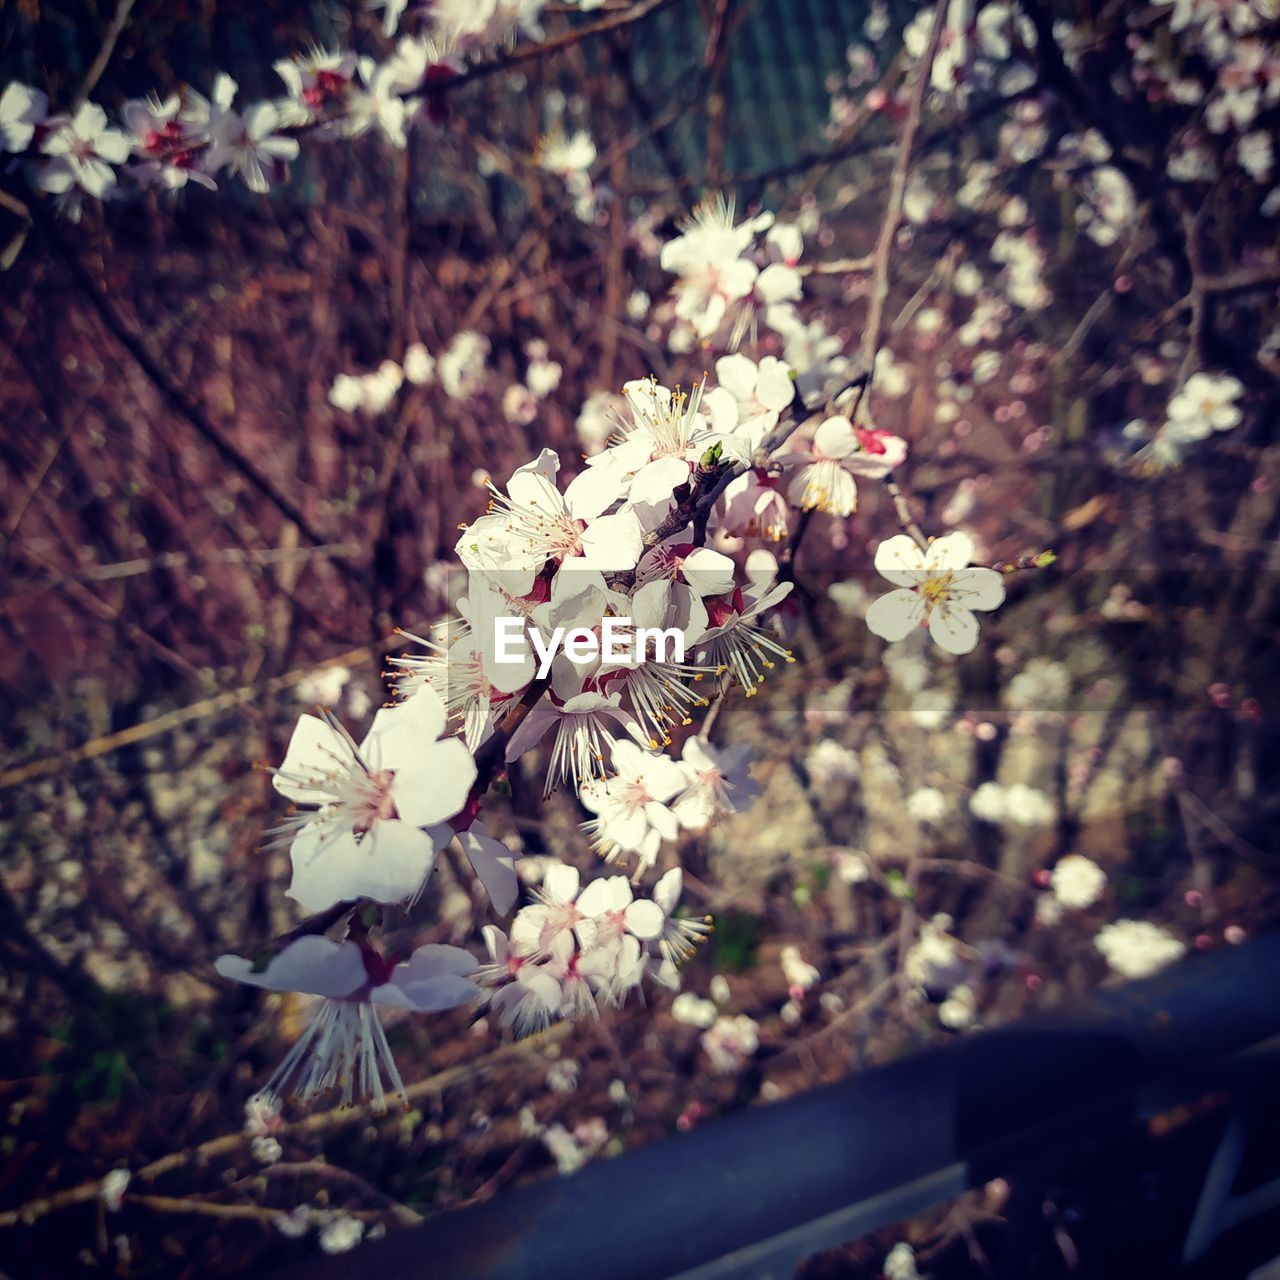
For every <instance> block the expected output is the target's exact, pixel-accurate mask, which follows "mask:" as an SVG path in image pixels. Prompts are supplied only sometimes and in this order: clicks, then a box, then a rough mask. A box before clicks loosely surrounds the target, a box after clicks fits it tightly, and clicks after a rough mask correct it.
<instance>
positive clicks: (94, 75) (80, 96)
mask: <svg viewBox="0 0 1280 1280" xmlns="http://www.w3.org/2000/svg"><path fill="white" fill-rule="evenodd" d="M136 3H137V0H119V3H118V4H117V5H116V12H115V16H114V17H113V18H112V19H111V25H110V26H109V27H108V28H107V30H106V34H105V35H104V36H103V37H102V47H101V48H100V49H99V50H98V56H97V57H96V58H94V60H93V63H92V65H91V66H90V67H89V70H88V72H87V73H86V74H85V77H84V79H83V80H82V81H81V83H80V88H79V89H77V90H76V96H75V99H74V100H73V101H72V103H71V111H70V114H71V115H75V113H76V112H77V111H78V110H79V109H80V107H81V105H82V104H83V103H84V102H85V100H86V99H87V98H88V97H89V95H90V94H91V93H92V92H93V91H94V89H95V88H96V87H97V84H98V81H99V80H101V79H102V73H103V72H104V71H105V70H106V69H107V64H108V63H109V62H110V61H111V55H112V54H113V53H115V51H116V45H117V43H119V40H120V37H121V35H123V34H124V28H125V24H126V23H127V22H128V21H129V14H130V13H131V12H132V10H133V6H134V5H135V4H136Z"/></svg>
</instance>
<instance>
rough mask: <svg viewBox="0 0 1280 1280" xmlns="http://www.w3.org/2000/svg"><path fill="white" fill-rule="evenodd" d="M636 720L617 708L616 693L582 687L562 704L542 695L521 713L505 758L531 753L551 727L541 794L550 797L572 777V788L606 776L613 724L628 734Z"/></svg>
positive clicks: (614, 740) (613, 739)
mask: <svg viewBox="0 0 1280 1280" xmlns="http://www.w3.org/2000/svg"><path fill="white" fill-rule="evenodd" d="M634 724H635V721H634V720H633V719H632V717H631V716H630V715H629V714H628V713H627V712H626V711H624V710H623V709H622V707H621V705H620V695H618V694H616V693H612V694H604V693H598V692H596V691H594V690H590V689H587V690H584V691H583V692H582V693H579V694H575V695H574V696H573V697H571V698H569V699H567V700H566V701H564V702H557V701H556V699H555V698H554V697H552V696H548V697H546V698H544V699H543V700H542V701H541V702H539V703H538V704H537V705H536V706H535V707H534V708H533V710H532V711H531V712H530V713H529V714H528V715H527V716H526V717H525V719H524V722H523V723H522V724H521V725H520V727H519V728H518V729H517V730H516V731H515V733H513V734H512V735H511V740H510V741H509V742H508V743H507V756H506V758H507V762H508V763H510V762H511V761H513V760H518V759H519V758H520V757H521V756H522V755H524V753H525V752H526V751H531V750H532V749H533V748H534V747H536V746H537V745H538V743H539V742H541V741H542V739H543V738H544V737H545V736H546V734H547V732H548V731H549V730H550V729H552V728H553V727H554V729H555V741H554V742H553V743H552V747H551V761H550V763H549V764H548V766H547V781H546V788H545V791H544V793H543V794H544V795H550V794H551V793H552V791H554V790H555V789H556V787H557V786H558V785H559V784H560V783H561V782H568V781H572V782H573V785H574V789H575V790H577V791H579V792H581V790H582V788H583V787H584V786H586V785H587V784H588V783H589V782H592V781H603V780H604V779H605V778H606V777H607V776H608V767H609V763H610V761H611V760H612V757H613V748H614V747H615V746H616V745H617V742H618V736H617V734H616V733H615V732H614V727H615V726H617V727H621V728H622V729H624V730H626V731H628V732H630V731H631V730H632V726H634Z"/></svg>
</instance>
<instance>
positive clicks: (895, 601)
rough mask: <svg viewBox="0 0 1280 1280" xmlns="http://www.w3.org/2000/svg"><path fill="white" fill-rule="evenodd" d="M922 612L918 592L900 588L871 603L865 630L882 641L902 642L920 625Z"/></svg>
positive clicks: (923, 606) (922, 605) (921, 599)
mask: <svg viewBox="0 0 1280 1280" xmlns="http://www.w3.org/2000/svg"><path fill="white" fill-rule="evenodd" d="M882 545H883V544H882ZM924 611H925V604H924V597H923V596H921V595H920V593H919V592H918V591H908V590H907V589H906V588H905V587H902V588H899V590H897V591H890V592H889V594H888V595H883V596H881V597H880V598H879V599H877V600H873V601H872V602H871V604H870V606H869V607H868V609H867V630H868V631H870V632H871V634H872V635H877V636H879V637H880V638H881V639H882V640H888V641H890V642H893V641H896V640H902V639H905V638H906V637H907V636H908V635H910V634H911V631H912V630H913V629H914V628H915V627H918V626H919V625H920V623H921V620H922V619H923V618H924Z"/></svg>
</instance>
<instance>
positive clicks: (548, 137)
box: [534, 129, 596, 178]
mask: <svg viewBox="0 0 1280 1280" xmlns="http://www.w3.org/2000/svg"><path fill="white" fill-rule="evenodd" d="M534 158H535V159H536V160H537V162H538V164H539V165H540V166H541V167H542V168H543V169H546V170H547V172H548V173H554V174H555V175H556V176H557V177H560V178H568V177H569V176H570V175H572V174H575V173H586V172H587V171H588V170H589V169H590V168H591V166H592V165H593V164H595V162H596V144H595V143H594V142H592V140H591V135H590V134H589V133H588V132H587V131H586V130H585V129H579V130H578V131H577V132H576V133H573V134H566V133H565V132H564V130H563V129H553V130H552V131H551V132H550V133H547V134H544V135H543V136H542V137H541V138H539V139H538V145H537V148H536V149H535V151H534Z"/></svg>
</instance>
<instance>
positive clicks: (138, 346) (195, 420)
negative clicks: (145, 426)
mask: <svg viewBox="0 0 1280 1280" xmlns="http://www.w3.org/2000/svg"><path fill="white" fill-rule="evenodd" d="M36 220H37V221H38V223H39V225H40V228H41V230H42V231H43V232H44V234H45V237H46V239H47V240H48V241H49V243H50V245H52V247H53V249H54V252H55V253H56V255H57V257H58V260H59V261H60V262H61V263H62V265H63V267H64V268H65V269H66V271H67V274H68V275H69V276H70V277H71V280H72V282H73V283H74V284H75V286H76V287H77V288H78V289H79V290H80V292H81V293H82V294H84V296H85V298H86V299H87V300H88V302H89V304H90V305H91V306H92V307H93V309H94V311H95V312H96V313H97V315H98V318H99V319H100V320H101V321H102V323H103V325H104V326H105V327H106V329H107V332H108V333H110V334H111V336H112V337H113V338H115V340H116V341H117V342H118V343H119V344H120V345H121V346H122V347H123V348H124V349H125V350H126V351H127V352H128V353H129V355H130V356H132V357H133V360H134V363H135V364H136V365H137V366H138V368H139V369H141V370H142V372H143V373H144V374H145V375H146V377H147V379H148V381H149V382H150V383H151V384H152V385H153V386H154V387H155V388H156V390H157V391H159V392H160V395H161V396H162V397H163V399H164V400H165V402H166V403H167V404H168V405H169V407H170V408H171V409H173V410H174V412H175V413H177V414H178V416H179V417H181V418H183V419H184V420H185V421H186V422H187V423H188V424H189V425H190V426H191V427H192V428H193V429H194V430H195V432H196V434H197V435H199V436H200V437H201V438H202V439H203V440H205V441H206V442H207V443H208V444H209V445H210V446H212V448H213V450H214V452H215V453H216V454H217V455H218V457H219V458H220V459H221V460H222V461H223V462H224V463H226V465H227V466H228V467H230V468H231V469H232V470H233V471H236V472H238V473H239V474H240V475H242V476H243V477H244V478H245V479H246V480H247V481H248V482H249V484H250V485H252V486H253V488H255V489H256V490H257V491H258V492H259V493H260V494H262V496H263V497H264V498H266V499H267V501H268V502H270V503H271V505H272V506H274V507H275V508H276V510H278V511H279V512H280V513H281V515H283V516H284V517H285V519H287V520H289V521H291V522H292V523H293V524H296V525H297V526H298V528H299V530H301V532H302V534H303V536H304V537H305V538H306V539H307V541H308V542H311V543H313V544H315V545H317V546H320V545H324V544H325V543H327V542H328V539H326V538H323V537H321V535H320V534H319V532H317V530H316V529H314V528H313V527H312V525H311V522H310V521H309V520H308V519H307V518H306V516H305V515H303V514H302V511H301V510H300V509H299V508H298V507H297V506H296V505H295V504H294V503H293V502H292V501H291V500H290V499H289V498H286V497H285V496H284V494H282V493H281V492H280V491H279V490H278V489H277V488H276V486H275V485H274V484H273V483H272V482H271V481H270V480H269V479H268V478H267V477H266V475H264V474H263V472H262V471H261V470H259V468H258V466H257V464H256V463H255V462H254V461H253V460H252V459H251V458H249V457H248V456H247V455H245V454H244V453H241V451H240V450H239V449H238V448H237V447H236V446H235V445H234V444H232V443H231V441H229V440H228V439H226V437H225V436H223V435H222V433H221V432H220V431H219V430H218V429H217V428H216V427H215V426H214V425H213V423H211V422H210V421H209V420H208V418H206V417H205V415H204V412H203V411H202V410H201V409H200V408H199V407H198V406H197V405H195V404H193V403H192V402H191V401H190V400H188V399H187V397H186V395H185V394H184V393H183V391H182V389H181V388H180V387H179V386H178V385H177V384H176V383H175V382H174V381H173V380H172V379H171V378H170V377H169V375H168V374H167V373H165V371H164V370H163V369H162V368H161V367H160V365H159V362H158V361H157V360H156V359H155V357H154V356H153V355H152V354H151V352H150V350H149V349H148V348H147V345H146V343H145V342H144V341H143V340H142V338H140V337H139V336H138V335H137V334H135V333H133V332H132V331H131V330H130V329H129V327H128V326H127V325H126V324H125V323H124V320H123V318H122V317H121V316H120V314H119V312H117V311H116V309H115V307H114V306H113V305H112V303H111V300H110V299H109V298H107V297H106V295H105V294H104V293H103V292H102V290H101V289H99V288H98V286H97V284H96V283H95V282H94V280H93V278H92V277H91V276H90V275H89V273H88V272H87V271H86V270H85V268H84V266H83V264H82V263H81V262H80V260H79V259H78V258H77V257H76V256H75V254H73V253H72V252H71V250H70V249H69V247H68V246H67V245H66V243H65V242H64V241H63V239H62V237H61V235H60V234H59V233H58V232H57V231H56V230H54V227H53V224H52V222H51V220H50V219H48V218H47V217H45V216H44V215H43V213H40V214H37V215H36ZM334 564H335V566H336V567H337V568H338V570H339V571H340V572H341V573H343V574H344V575H345V576H346V577H348V578H349V579H351V580H352V581H363V579H362V576H361V575H360V574H358V573H357V571H356V570H355V568H354V567H353V566H351V565H349V564H347V563H346V562H345V561H343V560H335V561H334Z"/></svg>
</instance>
